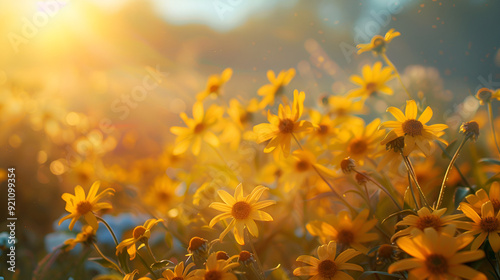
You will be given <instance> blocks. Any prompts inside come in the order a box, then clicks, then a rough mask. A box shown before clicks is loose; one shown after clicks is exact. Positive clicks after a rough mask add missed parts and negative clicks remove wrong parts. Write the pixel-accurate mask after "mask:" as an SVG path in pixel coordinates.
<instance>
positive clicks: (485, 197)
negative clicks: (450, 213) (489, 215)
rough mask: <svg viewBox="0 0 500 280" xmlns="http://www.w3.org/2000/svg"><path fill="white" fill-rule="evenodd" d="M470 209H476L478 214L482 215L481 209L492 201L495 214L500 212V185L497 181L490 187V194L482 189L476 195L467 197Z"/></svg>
mask: <svg viewBox="0 0 500 280" xmlns="http://www.w3.org/2000/svg"><path fill="white" fill-rule="evenodd" d="M465 199H466V200H467V202H468V203H469V205H470V207H472V209H474V210H475V211H476V212H477V213H478V214H481V207H482V206H483V204H484V203H486V202H488V201H491V204H492V205H493V209H494V210H495V213H498V210H500V183H498V182H497V181H495V182H493V184H491V186H490V191H489V193H486V191H485V190H483V189H480V190H478V191H476V194H469V195H468V196H466V197H465Z"/></svg>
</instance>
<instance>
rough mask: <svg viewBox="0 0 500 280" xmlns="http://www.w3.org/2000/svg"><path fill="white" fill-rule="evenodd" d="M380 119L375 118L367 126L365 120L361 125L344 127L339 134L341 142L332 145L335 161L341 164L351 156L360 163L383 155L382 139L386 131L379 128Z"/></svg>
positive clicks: (362, 163)
mask: <svg viewBox="0 0 500 280" xmlns="http://www.w3.org/2000/svg"><path fill="white" fill-rule="evenodd" d="M379 125H380V119H374V120H373V121H372V122H371V123H369V124H368V125H367V126H366V127H365V123H364V121H362V122H361V125H360V126H352V127H351V128H349V129H347V128H345V129H343V130H342V131H341V132H340V133H339V135H338V139H339V142H338V143H335V144H333V145H331V149H332V150H333V153H334V155H335V158H334V160H333V162H334V163H335V164H337V165H338V164H339V163H340V162H341V161H342V160H343V159H344V158H346V157H350V158H351V159H353V160H355V161H356V163H358V164H359V165H364V163H365V161H366V160H371V159H374V158H376V157H377V156H379V155H381V153H380V152H381V149H380V144H379V143H380V141H381V140H382V138H383V137H384V133H383V132H382V131H379V130H378V127H379Z"/></svg>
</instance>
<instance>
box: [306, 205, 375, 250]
mask: <svg viewBox="0 0 500 280" xmlns="http://www.w3.org/2000/svg"><path fill="white" fill-rule="evenodd" d="M368 214H369V210H368V209H365V210H363V211H361V213H359V214H358V216H357V217H356V218H355V219H354V220H353V219H351V216H350V215H349V213H348V212H346V211H341V212H340V213H339V214H338V215H337V216H333V217H330V218H329V221H328V223H326V222H320V221H313V222H311V223H309V224H307V225H306V228H307V230H308V231H309V233H311V234H312V235H313V236H319V237H320V239H321V241H322V242H323V243H326V242H328V241H330V240H333V241H335V242H337V244H340V245H342V246H344V247H352V248H354V249H356V250H358V251H360V252H362V253H364V254H366V253H368V248H367V247H365V246H364V245H362V244H361V243H366V242H371V241H374V240H377V238H378V235H377V234H376V233H369V232H368V231H369V230H371V229H372V228H373V227H374V226H375V225H376V224H377V220H376V219H372V220H368Z"/></svg>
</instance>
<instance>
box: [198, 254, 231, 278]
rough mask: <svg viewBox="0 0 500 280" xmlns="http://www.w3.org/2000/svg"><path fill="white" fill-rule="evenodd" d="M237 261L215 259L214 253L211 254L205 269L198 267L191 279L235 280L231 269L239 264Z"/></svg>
mask: <svg viewBox="0 0 500 280" xmlns="http://www.w3.org/2000/svg"><path fill="white" fill-rule="evenodd" d="M239 265H240V264H239V263H238V262H231V259H229V260H217V256H216V253H213V254H211V255H210V256H209V257H208V259H207V263H206V268H205V269H198V270H196V272H195V277H194V278H193V280H237V279H238V278H237V277H236V275H234V274H233V273H232V272H231V269H233V268H235V267H237V266H239Z"/></svg>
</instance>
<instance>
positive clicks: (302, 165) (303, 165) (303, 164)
mask: <svg viewBox="0 0 500 280" xmlns="http://www.w3.org/2000/svg"><path fill="white" fill-rule="evenodd" d="M310 166H311V165H310V164H309V162H307V161H305V160H299V161H298V162H297V164H295V168H296V169H297V171H300V172H304V171H307V170H309V167H310Z"/></svg>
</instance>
